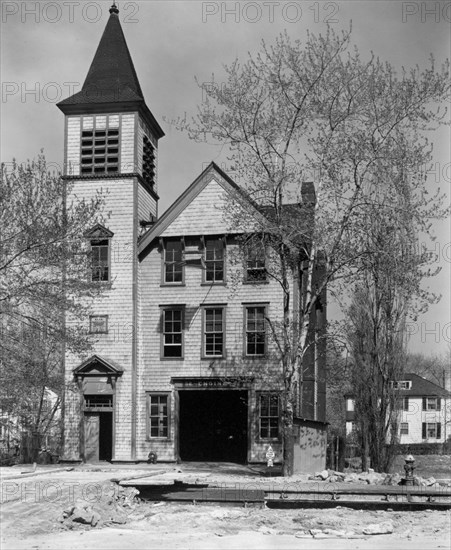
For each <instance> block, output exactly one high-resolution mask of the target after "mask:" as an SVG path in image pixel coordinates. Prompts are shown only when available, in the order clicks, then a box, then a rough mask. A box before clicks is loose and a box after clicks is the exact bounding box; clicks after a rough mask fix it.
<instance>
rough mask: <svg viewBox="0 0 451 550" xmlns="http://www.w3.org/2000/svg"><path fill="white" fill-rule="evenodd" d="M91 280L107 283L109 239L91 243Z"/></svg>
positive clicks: (108, 273)
mask: <svg viewBox="0 0 451 550" xmlns="http://www.w3.org/2000/svg"><path fill="white" fill-rule="evenodd" d="M91 280H92V281H93V282H108V281H109V280H110V241H109V239H102V240H92V241H91Z"/></svg>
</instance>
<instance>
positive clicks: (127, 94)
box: [57, 6, 164, 138]
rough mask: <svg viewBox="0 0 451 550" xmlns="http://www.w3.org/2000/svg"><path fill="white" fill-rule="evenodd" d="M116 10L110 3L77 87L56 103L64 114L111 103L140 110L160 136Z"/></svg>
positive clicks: (107, 106) (104, 108)
mask: <svg viewBox="0 0 451 550" xmlns="http://www.w3.org/2000/svg"><path fill="white" fill-rule="evenodd" d="M118 13H119V10H118V9H117V7H116V6H112V8H111V9H110V17H109V19H108V22H107V24H106V27H105V30H104V32H103V35H102V38H101V39H100V43H99V46H98V47H97V51H96V53H95V55H94V59H93V61H92V63H91V67H90V68H89V71H88V75H87V76H86V79H85V81H84V84H83V87H82V89H81V91H80V92H77V93H76V94H74V95H72V96H70V97H68V98H66V99H63V100H62V101H60V102H59V103H58V104H57V106H58V107H59V109H61V111H63V112H64V113H66V114H76V113H80V112H83V111H88V112H91V111H92V110H93V109H95V110H96V111H99V112H104V111H108V110H110V111H111V110H112V108H113V107H117V110H141V111H142V114H143V116H144V117H145V118H147V119H148V122H149V124H150V126H151V127H152V128H153V130H154V132H155V134H156V137H157V138H160V137H162V136H163V135H164V132H163V130H162V129H161V127H160V126H159V124H158V123H157V121H156V120H155V118H154V117H153V115H152V113H151V112H150V111H149V109H148V107H147V105H146V103H145V100H144V95H143V93H142V90H141V85H140V84H139V80H138V76H137V74H136V71H135V67H134V65H133V61H132V58H131V55H130V52H129V50H128V46H127V42H126V40H125V36H124V33H123V31H122V27H121V23H120V21H119V15H118Z"/></svg>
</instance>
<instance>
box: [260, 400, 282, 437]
mask: <svg viewBox="0 0 451 550" xmlns="http://www.w3.org/2000/svg"><path fill="white" fill-rule="evenodd" d="M278 437H279V396H278V394H277V393H262V394H260V438H261V439H277V438H278Z"/></svg>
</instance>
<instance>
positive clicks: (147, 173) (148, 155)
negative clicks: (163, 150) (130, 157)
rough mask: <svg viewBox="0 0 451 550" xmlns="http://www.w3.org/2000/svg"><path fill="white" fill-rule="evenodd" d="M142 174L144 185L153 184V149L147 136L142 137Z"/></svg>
mask: <svg viewBox="0 0 451 550" xmlns="http://www.w3.org/2000/svg"><path fill="white" fill-rule="evenodd" d="M142 174H143V178H144V181H145V182H146V183H149V184H150V185H154V184H155V149H154V147H153V145H152V144H151V143H150V139H149V138H148V137H147V136H144V137H143V166H142Z"/></svg>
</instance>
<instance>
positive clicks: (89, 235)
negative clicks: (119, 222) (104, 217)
mask: <svg viewBox="0 0 451 550" xmlns="http://www.w3.org/2000/svg"><path fill="white" fill-rule="evenodd" d="M113 235H114V233H113V232H112V231H110V230H109V229H107V228H106V227H104V226H103V225H101V224H100V223H97V224H96V225H95V226H94V227H92V228H91V229H89V230H88V231H86V232H85V233H84V235H83V237H85V238H86V239H110V238H111V237H112V236H113Z"/></svg>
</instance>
